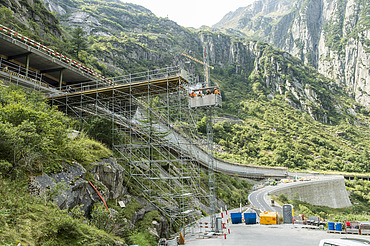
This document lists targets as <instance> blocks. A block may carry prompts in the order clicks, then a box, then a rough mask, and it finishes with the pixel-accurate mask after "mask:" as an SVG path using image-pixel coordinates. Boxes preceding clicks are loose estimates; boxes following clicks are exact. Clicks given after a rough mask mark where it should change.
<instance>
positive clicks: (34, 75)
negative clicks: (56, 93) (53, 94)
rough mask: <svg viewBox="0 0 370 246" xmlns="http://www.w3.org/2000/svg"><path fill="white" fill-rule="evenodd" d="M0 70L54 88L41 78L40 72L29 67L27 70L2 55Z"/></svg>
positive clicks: (36, 84)
mask: <svg viewBox="0 0 370 246" xmlns="http://www.w3.org/2000/svg"><path fill="white" fill-rule="evenodd" d="M0 71H1V72H5V73H8V74H9V75H10V76H16V77H18V78H21V79H25V80H27V81H30V82H32V83H34V84H35V86H42V87H46V88H52V89H56V88H55V87H53V86H51V85H50V84H48V83H47V82H46V81H44V80H43V77H42V74H40V73H38V72H35V71H33V70H30V69H28V70H27V69H26V68H25V67H23V66H21V65H19V64H16V63H13V62H10V61H8V60H5V59H3V58H2V57H0Z"/></svg>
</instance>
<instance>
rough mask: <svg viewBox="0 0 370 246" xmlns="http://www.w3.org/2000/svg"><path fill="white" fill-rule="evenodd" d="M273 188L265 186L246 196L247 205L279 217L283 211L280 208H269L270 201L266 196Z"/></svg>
mask: <svg viewBox="0 0 370 246" xmlns="http://www.w3.org/2000/svg"><path fill="white" fill-rule="evenodd" d="M274 188H275V187H274V186H267V187H264V188H262V189H259V190H256V191H253V192H252V193H250V194H249V196H248V201H249V203H250V204H251V205H252V206H254V207H256V208H258V209H259V210H261V211H271V212H278V213H279V215H281V214H282V212H283V209H282V208H281V207H280V206H271V202H270V200H271V199H270V198H269V197H268V195H267V194H268V193H269V192H270V191H271V190H273V189H274Z"/></svg>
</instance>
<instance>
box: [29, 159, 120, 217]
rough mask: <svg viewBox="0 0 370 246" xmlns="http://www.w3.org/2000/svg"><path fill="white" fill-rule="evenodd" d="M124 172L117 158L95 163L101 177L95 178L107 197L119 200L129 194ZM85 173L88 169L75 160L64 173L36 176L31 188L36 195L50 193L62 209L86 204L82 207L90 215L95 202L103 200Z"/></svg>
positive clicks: (100, 191) (95, 171) (100, 190)
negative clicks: (124, 183)
mask: <svg viewBox="0 0 370 246" xmlns="http://www.w3.org/2000/svg"><path fill="white" fill-rule="evenodd" d="M123 172H124V171H123V168H122V167H121V166H120V165H118V164H117V162H116V160H115V159H113V158H111V159H106V160H103V161H101V162H98V163H95V164H94V165H93V173H94V175H95V177H96V178H97V179H96V180H95V181H94V183H95V187H96V188H97V189H98V191H99V193H100V194H101V195H102V196H103V198H104V199H105V200H106V199H108V198H113V199H116V198H118V197H121V196H123V195H125V194H126V188H125V187H124V186H123ZM85 176H86V170H85V168H83V167H82V166H81V165H80V164H78V163H73V164H72V165H65V171H64V172H62V173H56V174H52V175H47V174H43V175H42V176H36V177H33V178H32V180H31V184H30V188H29V189H30V191H32V193H33V194H35V195H41V196H43V195H46V196H48V198H50V199H53V200H54V201H55V202H56V203H57V204H58V206H59V207H60V208H61V209H72V208H74V207H75V206H76V205H83V206H82V210H83V211H84V212H85V215H88V214H89V213H90V212H91V209H92V207H93V205H94V203H95V202H97V201H101V199H100V197H99V195H98V194H97V193H96V191H95V190H94V189H93V187H92V186H91V185H90V183H89V180H86V179H85ZM47 194H50V195H47Z"/></svg>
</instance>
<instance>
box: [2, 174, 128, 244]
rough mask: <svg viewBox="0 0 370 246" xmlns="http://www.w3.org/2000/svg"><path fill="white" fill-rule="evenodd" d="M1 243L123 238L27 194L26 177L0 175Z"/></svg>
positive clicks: (106, 241) (97, 241) (110, 241)
mask: <svg viewBox="0 0 370 246" xmlns="http://www.w3.org/2000/svg"><path fill="white" fill-rule="evenodd" d="M0 186H1V189H0V197H1V199H0V244H1V245H17V244H18V243H21V244H22V245H108V244H110V245H114V242H115V241H121V242H123V239H122V238H119V237H116V236H112V235H110V234H108V233H107V232H105V231H103V230H99V229H97V228H96V227H94V226H92V225H89V222H88V221H87V220H86V219H85V218H83V217H82V216H77V218H73V217H71V216H69V215H68V211H65V210H60V209H59V208H58V206H57V205H56V204H55V203H53V202H46V201H45V200H44V198H43V197H37V196H33V195H29V194H28V192H27V187H28V183H27V180H26V179H18V180H14V181H12V180H9V179H7V178H3V177H1V176H0Z"/></svg>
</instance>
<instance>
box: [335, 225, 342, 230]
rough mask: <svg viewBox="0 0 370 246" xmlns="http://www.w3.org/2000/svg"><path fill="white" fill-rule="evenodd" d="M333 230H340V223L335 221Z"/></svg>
mask: <svg viewBox="0 0 370 246" xmlns="http://www.w3.org/2000/svg"><path fill="white" fill-rule="evenodd" d="M335 230H336V231H342V223H335Z"/></svg>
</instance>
